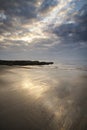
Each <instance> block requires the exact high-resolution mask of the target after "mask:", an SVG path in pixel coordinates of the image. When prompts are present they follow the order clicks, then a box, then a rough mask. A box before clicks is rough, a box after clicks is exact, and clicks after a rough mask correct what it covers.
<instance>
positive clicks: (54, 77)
mask: <svg viewBox="0 0 87 130" xmlns="http://www.w3.org/2000/svg"><path fill="white" fill-rule="evenodd" d="M10 129H12V130H19V129H23V130H86V129H87V71H85V70H80V69H69V68H68V69H64V68H63V67H62V68H59V67H58V66H34V67H32V66H27V67H25V66H23V67H22V66H21V67H20V66H0V130H10Z"/></svg>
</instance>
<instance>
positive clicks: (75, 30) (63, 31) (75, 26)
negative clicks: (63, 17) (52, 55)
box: [54, 5, 87, 42]
mask: <svg viewBox="0 0 87 130" xmlns="http://www.w3.org/2000/svg"><path fill="white" fill-rule="evenodd" d="M73 19H74V22H72V21H71V23H69V22H67V23H63V24H62V25H61V26H58V27H56V28H55V29H54V33H55V34H56V35H57V36H59V37H61V38H63V39H66V40H71V41H74V42H79V41H84V42H86V41H87V5H84V7H83V8H82V9H80V10H79V11H78V13H77V14H76V15H75V16H74V18H73Z"/></svg>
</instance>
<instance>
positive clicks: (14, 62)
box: [0, 60, 54, 66]
mask: <svg viewBox="0 0 87 130" xmlns="http://www.w3.org/2000/svg"><path fill="white" fill-rule="evenodd" d="M50 64H54V63H53V62H44V61H42V62H41V61H27V60H0V65H9V66H13V65H20V66H25V65H50Z"/></svg>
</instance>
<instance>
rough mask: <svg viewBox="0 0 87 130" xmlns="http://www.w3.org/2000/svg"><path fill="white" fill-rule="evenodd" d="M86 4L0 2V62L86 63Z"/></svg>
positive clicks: (55, 0) (80, 0)
mask: <svg viewBox="0 0 87 130" xmlns="http://www.w3.org/2000/svg"><path fill="white" fill-rule="evenodd" d="M86 23H87V1H86V0H66V1H65V0H0V59H5V60H8V59H12V60H13V59H18V60H19V59H20V60H47V61H48V60H50V61H56V62H58V61H64V62H67V61H70V62H74V61H75V62H77V61H78V62H80V61H82V62H84V61H87V58H86V57H87V25H86Z"/></svg>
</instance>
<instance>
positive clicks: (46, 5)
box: [41, 0, 58, 11]
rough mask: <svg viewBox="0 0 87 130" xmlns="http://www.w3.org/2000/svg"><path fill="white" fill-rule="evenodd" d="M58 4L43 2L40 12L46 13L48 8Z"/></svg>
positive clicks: (49, 1)
mask: <svg viewBox="0 0 87 130" xmlns="http://www.w3.org/2000/svg"><path fill="white" fill-rule="evenodd" d="M57 4H58V1H57V0H44V1H43V2H42V4H41V11H46V10H47V9H49V8H50V7H54V6H56V5H57Z"/></svg>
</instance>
